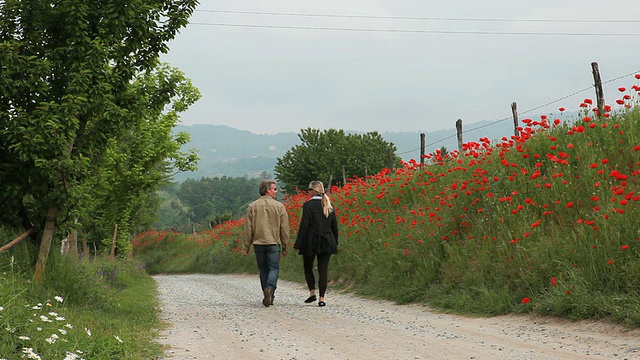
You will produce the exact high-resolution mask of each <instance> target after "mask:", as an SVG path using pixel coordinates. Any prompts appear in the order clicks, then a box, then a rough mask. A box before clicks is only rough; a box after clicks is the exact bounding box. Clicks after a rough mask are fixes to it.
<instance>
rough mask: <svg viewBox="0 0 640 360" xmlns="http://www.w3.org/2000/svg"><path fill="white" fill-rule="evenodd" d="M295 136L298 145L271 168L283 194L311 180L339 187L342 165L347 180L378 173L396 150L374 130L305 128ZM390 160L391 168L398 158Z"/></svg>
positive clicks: (291, 191)
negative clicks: (362, 132) (348, 131)
mask: <svg viewBox="0 0 640 360" xmlns="http://www.w3.org/2000/svg"><path fill="white" fill-rule="evenodd" d="M298 137H299V138H300V141H301V144H300V145H296V146H294V147H293V148H291V149H290V150H288V151H287V152H286V153H285V154H284V155H283V156H282V157H281V158H278V159H277V162H276V166H275V168H274V172H275V175H276V178H277V179H278V180H280V181H281V182H283V183H284V186H283V189H284V190H285V192H286V193H293V192H295V191H296V189H298V188H300V189H306V186H308V184H309V182H311V181H312V180H321V181H322V182H323V183H324V184H325V185H328V186H332V185H336V184H340V183H342V179H343V176H342V169H343V166H344V170H345V175H346V177H347V178H351V177H364V176H365V175H367V174H375V173H378V172H380V171H381V170H382V169H384V168H387V167H388V166H389V151H391V153H392V154H393V153H395V151H396V148H395V145H394V144H393V143H390V142H387V141H385V140H384V139H383V138H382V136H381V135H380V134H379V133H377V132H375V131H374V132H369V133H366V134H346V133H345V132H344V131H343V130H335V129H329V130H325V131H320V130H317V129H311V128H307V129H303V130H301V132H300V134H298ZM392 161H393V164H394V166H395V165H397V164H399V161H400V158H399V157H397V156H395V155H393V160H392ZM330 180H331V184H329V181H330Z"/></svg>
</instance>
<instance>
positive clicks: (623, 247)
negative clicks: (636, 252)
mask: <svg viewBox="0 0 640 360" xmlns="http://www.w3.org/2000/svg"><path fill="white" fill-rule="evenodd" d="M620 249H622V250H628V249H629V245H622V246H621V247H620Z"/></svg>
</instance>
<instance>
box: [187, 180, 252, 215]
mask: <svg viewBox="0 0 640 360" xmlns="http://www.w3.org/2000/svg"><path fill="white" fill-rule="evenodd" d="M258 186H259V179H255V178H251V179H250V178H248V177H246V176H245V177H227V176H222V177H213V178H210V177H203V178H201V179H200V180H194V179H187V180H185V181H184V182H183V183H182V184H181V185H180V190H179V191H178V192H177V195H178V198H179V199H180V201H181V202H182V203H184V204H186V205H187V206H188V207H189V209H190V213H191V220H192V221H194V222H196V223H204V222H206V221H208V220H215V219H219V218H220V217H221V216H225V215H226V214H228V215H229V216H231V217H240V216H242V215H244V212H245V209H246V205H247V204H248V203H250V202H251V201H253V200H255V199H256V198H257V197H258V196H259V193H258Z"/></svg>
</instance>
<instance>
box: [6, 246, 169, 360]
mask: <svg viewBox="0 0 640 360" xmlns="http://www.w3.org/2000/svg"><path fill="white" fill-rule="evenodd" d="M21 246H22V245H21ZM25 246H26V245H25ZM23 251H24V249H22V250H21V249H17V250H16V251H15V252H14V254H13V255H14V256H13V260H12V253H11V252H8V253H3V254H0V274H1V275H2V276H1V277H0V307H1V309H2V310H0V359H18V358H22V357H23V356H28V355H29V354H31V353H33V354H37V355H38V356H40V358H42V359H63V358H65V356H67V358H74V357H73V356H77V358H78V359H79V358H84V359H141V360H142V359H145V360H148V359H153V358H157V357H158V355H160V354H161V352H162V348H161V345H160V344H158V343H157V342H155V340H154V339H155V338H156V336H157V333H158V330H159V329H160V327H161V324H160V322H159V320H158V312H159V308H158V303H157V299H156V292H157V290H156V285H155V282H154V280H153V279H152V278H151V277H150V276H149V275H148V274H147V273H146V272H145V271H144V270H142V269H140V268H139V267H138V266H137V264H136V263H134V262H132V261H128V260H124V259H119V260H117V261H116V263H115V264H113V263H111V262H110V261H109V260H107V259H98V260H92V261H86V262H85V261H71V260H69V259H64V258H61V257H60V256H59V255H55V254H53V255H51V256H50V259H49V264H48V267H47V269H48V271H47V273H46V275H45V277H44V279H43V281H42V282H41V284H34V283H33V282H32V281H31V279H32V277H33V271H32V269H31V266H30V264H28V263H21V262H20V261H17V260H16V257H15V253H22V252H23ZM114 266H115V277H113V278H111V277H108V278H104V277H102V276H100V273H101V272H105V273H106V272H107V271H105V269H107V270H109V269H111V270H113V268H114ZM110 274H113V273H112V272H110ZM70 354H71V355H70ZM31 356H34V357H35V355H31Z"/></svg>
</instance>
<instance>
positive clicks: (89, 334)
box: [84, 328, 91, 337]
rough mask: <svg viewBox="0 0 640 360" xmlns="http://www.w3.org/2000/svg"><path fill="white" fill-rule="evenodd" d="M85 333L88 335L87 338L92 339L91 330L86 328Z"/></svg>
mask: <svg viewBox="0 0 640 360" xmlns="http://www.w3.org/2000/svg"><path fill="white" fill-rule="evenodd" d="M84 331H85V332H86V333H87V336H89V337H91V330H89V329H87V328H84Z"/></svg>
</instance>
